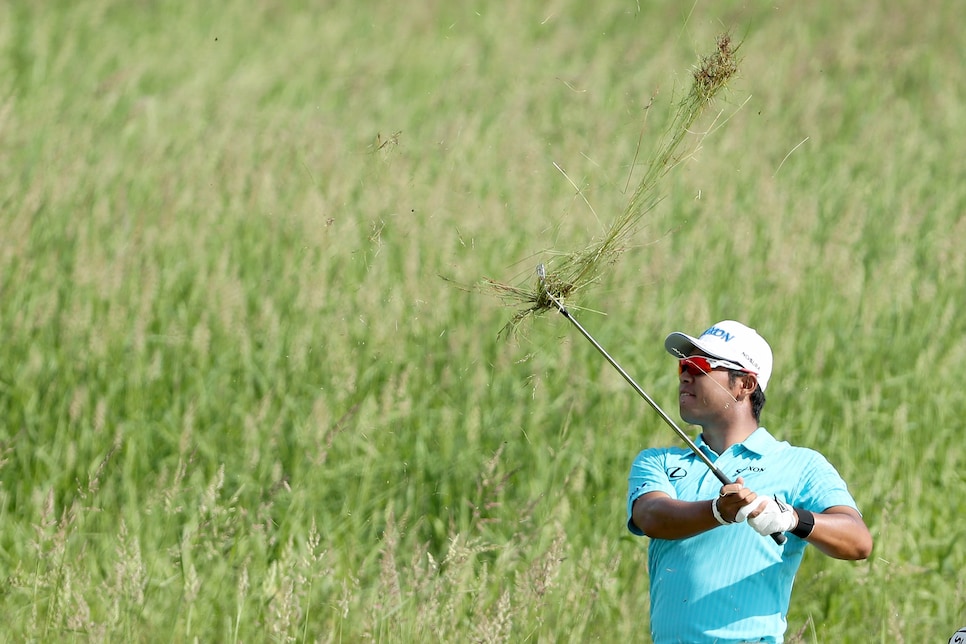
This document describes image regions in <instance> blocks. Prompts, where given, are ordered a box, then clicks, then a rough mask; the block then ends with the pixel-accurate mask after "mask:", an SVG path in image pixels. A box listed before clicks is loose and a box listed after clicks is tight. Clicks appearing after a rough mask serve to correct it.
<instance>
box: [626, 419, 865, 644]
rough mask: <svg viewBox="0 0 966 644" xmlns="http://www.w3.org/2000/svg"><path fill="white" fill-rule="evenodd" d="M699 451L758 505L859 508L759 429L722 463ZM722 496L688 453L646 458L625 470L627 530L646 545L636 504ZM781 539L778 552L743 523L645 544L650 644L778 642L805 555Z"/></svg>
mask: <svg viewBox="0 0 966 644" xmlns="http://www.w3.org/2000/svg"><path fill="white" fill-rule="evenodd" d="M696 444H697V446H698V448H699V449H701V451H703V452H704V453H705V454H706V455H707V456H708V457H709V458H710V459H711V460H712V461H713V462H714V464H715V465H716V466H717V467H718V469H720V470H721V471H722V472H724V473H725V474H726V475H727V476H728V478H730V479H731V480H732V481H734V480H735V479H737V478H738V477H739V476H741V477H743V478H744V480H745V486H746V487H748V488H750V489H752V490H754V491H755V492H756V493H758V494H759V495H768V496H774V495H777V496H778V498H779V499H781V500H783V501H784V502H785V503H788V504H790V505H793V506H795V507H798V508H804V509H806V510H811V511H812V512H822V511H823V510H826V509H828V508H830V507H832V506H835V505H847V506H849V507H852V508H855V507H856V505H855V500H854V499H853V498H852V495H851V494H849V491H848V488H847V487H846V485H845V481H843V480H842V477H841V476H839V473H838V472H837V471H836V470H835V468H834V467H832V465H831V464H830V463H829V462H828V461H827V460H826V459H825V457H824V456H822V455H821V454H819V453H818V452H816V451H815V450H811V449H808V448H804V447H793V446H791V445H789V444H788V443H787V442H785V441H781V442H779V441H777V440H775V438H774V437H772V435H771V434H769V433H768V431H767V430H766V429H765V428H764V427H759V428H758V430H757V431H755V433H753V434H752V435H751V436H749V437H748V439H747V440H745V442H744V443H740V444H738V445H732V446H731V447H730V448H728V450H726V451H725V453H724V454H721V455H720V456H719V455H717V454H715V453H714V452H713V451H712V450H711V448H709V447H708V446H707V444H706V443H705V442H704V440H703V437H699V438H698V440H697V441H696ZM720 489H721V482H720V481H718V479H717V478H716V477H715V475H714V474H712V473H711V471H710V470H709V469H708V467H707V466H706V465H705V464H704V463H703V462H702V461H701V460H700V459H698V457H697V456H695V455H694V454H693V453H692V452H691V450H690V449H687V448H679V447H670V448H661V449H646V450H644V451H643V452H641V453H640V454H638V455H637V458H636V459H635V460H634V464H633V465H632V466H631V473H630V479H629V487H628V495H627V527H628V529H629V530H630V531H631V532H632V533H634V534H636V535H639V536H641V535H643V533H642V532H641V531H640V530H639V529H638V528H637V527H636V526H635V525H634V524H633V522H632V520H631V509H632V508H633V506H634V501H635V500H636V499H637V498H638V497H640V496H641V495H642V494H646V493H648V492H656V491H660V492H665V493H666V494H668V495H669V496H671V498H674V499H680V500H682V501H708V500H711V499H713V498H714V497H715V496H716V495H717V494H718V492H719V490H720ZM709 512H710V510H709ZM786 536H787V537H788V540H787V541H786V542H785V545H784V546H779V545H778V544H776V543H775V542H774V540H772V539H771V538H769V537H763V536H761V535H759V534H758V533H757V532H755V530H754V528H752V527H751V526H749V525H748V524H747V522H746V523H736V524H733V525H727V526H719V527H717V528H714V529H713V530H709V531H707V532H703V533H701V534H698V535H695V536H693V537H689V538H687V539H675V540H666V539H651V541H650V545H649V548H648V555H647V564H648V572H649V574H650V588H651V636H652V638H653V640H654V643H655V644H665V643H670V642H675V643H678V642H718V643H722V644H724V643H727V642H749V641H751V642H782V641H783V640H784V633H785V627H786V622H785V618H786V615H787V614H788V603H789V599H790V598H791V594H792V584H793V583H794V581H795V573H796V572H797V571H798V567H799V565H800V564H801V562H802V555H803V553H804V550H805V546H806V545H807V544H806V542H805V540H803V539H799V538H798V537H795V536H793V535H792V534H791V533H787V534H786Z"/></svg>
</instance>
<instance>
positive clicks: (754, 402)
mask: <svg viewBox="0 0 966 644" xmlns="http://www.w3.org/2000/svg"><path fill="white" fill-rule="evenodd" d="M747 375H748V374H747V373H745V372H744V371H739V370H738V369H729V370H728V384H729V385H731V386H734V384H735V383H736V382H737V381H738V378H741V377H744V376H747ZM756 384H757V383H756ZM764 406H765V392H764V391H762V389H761V385H758V386H757V387H755V391H754V392H752V394H751V415H752V416H754V417H755V422H761V409H762V407H764Z"/></svg>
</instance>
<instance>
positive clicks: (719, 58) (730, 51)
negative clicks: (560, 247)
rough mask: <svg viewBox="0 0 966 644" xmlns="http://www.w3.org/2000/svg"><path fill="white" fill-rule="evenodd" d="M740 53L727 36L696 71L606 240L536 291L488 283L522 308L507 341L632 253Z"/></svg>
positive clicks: (488, 289)
mask: <svg viewBox="0 0 966 644" xmlns="http://www.w3.org/2000/svg"><path fill="white" fill-rule="evenodd" d="M739 48H740V43H738V44H735V43H734V42H733V40H732V38H731V36H730V35H729V34H727V33H725V34H721V35H719V36H718V37H717V40H716V46H715V49H714V51H713V52H712V53H711V54H710V55H708V56H706V57H704V58H703V59H701V61H700V63H699V64H698V65H697V66H696V67H695V68H694V70H693V73H692V83H691V87H690V90H689V91H688V93H687V95H686V96H685V97H684V98H683V99H682V100H681V101H680V102H679V103H678V105H677V108H676V110H675V112H674V116H673V119H672V120H671V124H670V125H669V126H668V129H667V130H666V131H665V133H664V137H663V139H662V140H661V142H660V145H659V146H658V147H657V151H656V152H655V154H654V157H653V158H652V159H651V160H650V161H649V162H648V163H647V164H646V170H645V172H644V176H643V177H642V178H641V180H640V182H639V183H638V185H637V189H636V190H635V191H634V193H633V195H632V196H631V199H630V201H629V202H628V204H627V208H626V209H625V210H624V212H623V214H622V215H621V216H620V217H619V218H617V219H616V220H615V221H614V222H613V224H612V225H611V226H610V228H609V229H608V231H607V233H606V234H605V235H604V236H603V237H602V238H600V239H596V240H594V241H592V242H591V244H590V245H589V246H587V248H585V249H583V250H579V251H575V252H572V253H569V254H559V255H557V257H558V260H557V262H556V265H554V262H553V261H547V262H546V265H547V267H548V268H549V269H550V270H548V271H547V274H546V279H545V281H544V280H541V281H536V282H534V281H530V282H529V284H530V285H532V286H530V285H527V286H515V285H512V284H507V283H503V282H499V281H496V280H492V279H489V278H484V279H483V280H482V283H481V284H480V289H481V290H482V291H483V292H485V293H490V294H493V295H496V296H498V297H500V298H501V299H503V300H504V301H505V302H507V303H508V304H510V305H513V306H516V307H519V310H518V311H517V312H516V314H514V316H513V317H512V318H511V319H510V321H509V322H508V323H507V324H506V325H505V326H504V327H503V329H502V330H501V332H500V334H501V335H504V336H506V335H512V334H513V333H514V331H516V329H517V328H518V327H519V325H520V323H521V322H523V321H524V320H525V319H527V318H528V317H530V316H531V315H537V314H540V313H543V312H544V311H547V310H550V309H553V308H555V304H554V302H553V300H552V299H551V298H550V297H549V295H550V294H552V295H553V296H554V297H555V298H557V299H558V300H560V301H563V300H566V299H568V298H573V297H574V296H576V295H577V294H578V293H579V292H580V291H582V290H583V289H586V288H587V287H588V286H591V285H593V284H596V283H597V282H599V281H600V279H601V277H602V276H603V275H604V273H605V271H606V269H607V268H608V267H609V266H611V265H613V264H614V263H615V262H616V261H617V260H618V259H619V258H620V256H621V255H622V254H623V253H624V251H625V250H627V248H628V247H629V246H630V242H631V240H632V238H633V237H634V236H635V235H636V234H637V232H638V231H639V230H640V228H641V225H642V221H643V219H644V216H645V215H647V213H648V212H650V211H651V210H652V209H653V208H654V207H655V206H656V205H657V204H658V203H659V202H660V201H661V199H662V197H663V195H662V194H661V192H660V191H659V190H658V184H659V181H660V179H661V178H662V177H664V176H665V175H667V173H668V172H670V171H671V169H672V168H674V167H675V166H676V165H677V164H678V163H680V162H681V161H683V160H684V159H686V158H687V157H688V155H690V154H693V152H694V150H695V149H696V148H697V147H698V146H699V145H700V141H701V138H702V137H701V136H698V135H695V134H694V133H693V132H692V129H691V128H692V126H693V125H694V124H695V122H696V121H697V120H698V119H699V118H700V117H701V115H702V113H703V112H704V110H705V109H706V108H707V107H708V106H709V105H710V104H711V103H712V102H713V101H714V98H715V97H716V96H717V95H718V93H719V92H721V90H723V89H724V88H725V87H726V86H727V85H728V82H729V81H730V80H731V79H732V78H734V76H735V75H736V74H737V73H738V56H737V52H738V49H739Z"/></svg>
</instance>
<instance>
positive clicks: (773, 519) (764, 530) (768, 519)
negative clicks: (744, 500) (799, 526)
mask: <svg viewBox="0 0 966 644" xmlns="http://www.w3.org/2000/svg"><path fill="white" fill-rule="evenodd" d="M758 498H759V499H763V502H764V505H765V508H764V509H763V510H762V511H761V514H759V515H758V516H756V517H748V513H750V512H751V510H748V513H745V517H748V525H750V526H751V527H752V528H754V529H755V532H757V533H758V534H760V535H763V536H766V537H767V536H768V535H770V534H774V533H776V532H787V531H789V530H791V529H792V528H794V527H795V523H796V521H795V512H794V511H793V510H792V507H791V506H790V505H786V504H785V503H783V502H782V501H780V500H779V499H778V498H777V497H775V498H771V497H767V496H766V497H758ZM759 505H761V503H760V502H759V501H758V499H755V500H754V501H753V502H752V504H751V505H747V506H745V507H744V508H742V510H744V509H745V508H751V507H752V506H755V507H758V506H759ZM739 514H740V513H739Z"/></svg>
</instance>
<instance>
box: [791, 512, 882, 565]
mask: <svg viewBox="0 0 966 644" xmlns="http://www.w3.org/2000/svg"><path fill="white" fill-rule="evenodd" d="M796 514H797V510H796ZM813 517H814V520H815V527H814V528H813V529H812V532H811V534H809V535H808V537H806V541H808V542H809V543H810V544H812V545H813V546H815V547H816V548H818V549H819V550H821V551H822V552H823V553H825V554H826V555H828V556H829V557H834V558H836V559H848V560H857V559H866V558H867V557H868V556H869V555H870V554H871V553H872V535H871V534H870V533H869V529H868V528H867V527H866V525H865V522H864V521H863V520H862V517H861V516H860V515H859V513H858V512H856V511H855V510H853V509H852V508H849V507H846V506H836V507H833V508H829V509H827V510H826V511H825V512H822V513H816V514H814V515H813Z"/></svg>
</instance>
